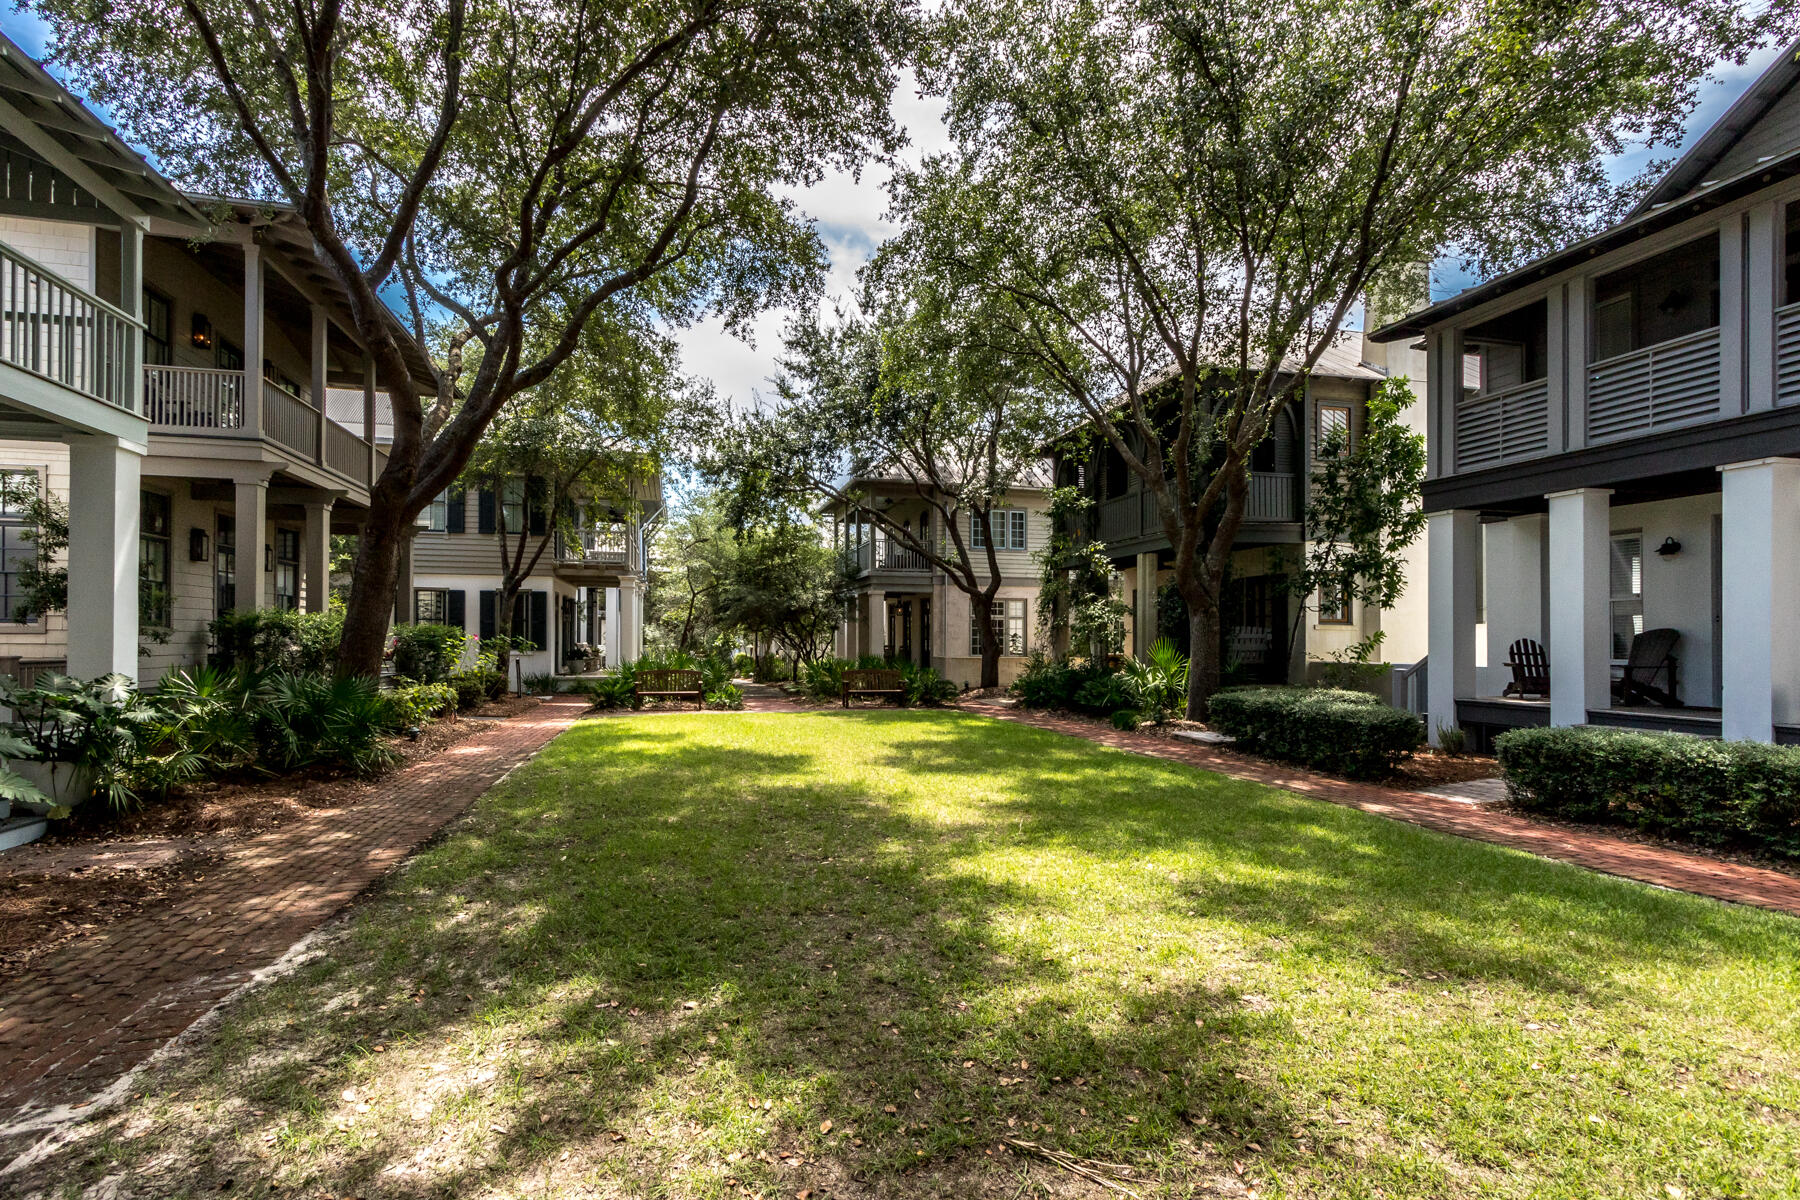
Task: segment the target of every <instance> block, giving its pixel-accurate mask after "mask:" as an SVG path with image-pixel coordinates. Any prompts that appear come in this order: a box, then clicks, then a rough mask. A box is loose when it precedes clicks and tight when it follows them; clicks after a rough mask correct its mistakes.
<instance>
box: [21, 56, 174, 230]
mask: <svg viewBox="0 0 1800 1200" xmlns="http://www.w3.org/2000/svg"><path fill="white" fill-rule="evenodd" d="M0 128H3V129H5V131H6V132H7V133H9V134H11V135H13V136H14V137H16V138H18V139H19V140H20V141H21V142H23V143H24V144H25V145H26V147H27V148H29V149H30V150H32V151H33V152H34V153H36V154H38V155H39V156H40V157H42V158H44V159H45V161H47V162H49V163H50V164H51V165H52V166H54V167H56V168H57V169H58V170H60V171H62V172H63V173H64V174H65V175H67V176H68V177H69V179H70V180H71V182H73V183H74V184H75V185H76V186H77V187H80V188H81V189H83V190H84V191H86V192H88V193H89V194H90V195H92V196H93V197H94V199H96V200H97V201H99V203H101V204H102V205H104V206H105V207H107V208H109V209H111V210H113V211H114V212H116V213H118V214H119V215H120V216H122V217H157V218H162V219H164V220H168V221H174V222H176V223H178V224H181V225H193V226H203V225H205V224H206V221H205V219H204V218H203V217H201V215H200V214H199V213H198V212H196V211H195V210H194V207H193V205H191V204H189V203H188V201H187V199H186V198H185V197H184V196H183V195H182V194H181V192H180V191H178V190H177V189H176V187H175V185H174V184H172V183H170V182H169V181H168V180H167V179H164V178H163V177H162V176H161V175H160V174H158V173H157V171H156V170H155V168H153V167H151V165H150V164H149V163H147V162H145V161H144V158H143V156H142V155H140V154H139V153H138V152H137V151H135V150H133V149H132V148H131V147H130V146H127V145H126V144H125V142H124V140H123V139H121V138H120V137H119V135H118V134H116V133H114V132H113V130H112V128H111V127H110V126H108V125H107V124H106V122H104V121H102V120H101V119H100V118H99V117H96V116H95V115H94V114H93V113H92V112H90V111H89V110H88V108H87V106H86V105H85V104H83V103H82V102H81V101H80V100H78V99H76V98H75V97H74V96H73V95H72V94H71V93H70V92H69V90H68V89H67V88H65V87H63V85H62V84H60V83H58V82H57V81H56V79H55V78H54V77H53V76H52V75H51V74H50V73H49V72H48V71H46V70H44V68H43V67H41V66H39V65H38V62H37V60H36V59H34V58H32V57H31V55H29V54H27V53H25V51H23V50H21V49H20V48H19V46H18V43H16V42H14V41H13V40H12V39H10V38H8V37H6V36H5V35H4V34H0Z"/></svg>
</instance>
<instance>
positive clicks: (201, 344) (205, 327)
mask: <svg viewBox="0 0 1800 1200" xmlns="http://www.w3.org/2000/svg"><path fill="white" fill-rule="evenodd" d="M189 328H190V330H191V333H190V336H191V337H192V338H193V340H194V346H195V347H196V348H197V349H200V350H211V349H212V348H213V327H212V322H211V321H209V320H207V319H206V314H205V313H200V312H197V313H195V314H194V320H193V323H192V325H191V326H190V327H189Z"/></svg>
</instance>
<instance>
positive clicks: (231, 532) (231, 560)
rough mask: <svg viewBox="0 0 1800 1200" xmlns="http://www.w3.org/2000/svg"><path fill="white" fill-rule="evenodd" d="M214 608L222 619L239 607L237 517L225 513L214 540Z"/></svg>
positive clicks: (221, 516)
mask: <svg viewBox="0 0 1800 1200" xmlns="http://www.w3.org/2000/svg"><path fill="white" fill-rule="evenodd" d="M213 607H214V609H215V610H217V613H218V615H219V616H221V617H222V616H224V615H225V614H226V613H228V612H230V611H231V610H232V609H234V608H236V607H237V517H235V516H226V515H225V514H223V513H221V514H219V532H218V536H216V537H215V538H213Z"/></svg>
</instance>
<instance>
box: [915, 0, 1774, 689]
mask: <svg viewBox="0 0 1800 1200" xmlns="http://www.w3.org/2000/svg"><path fill="white" fill-rule="evenodd" d="M1790 16H1791V8H1790V3H1789V0H1777V3H1775V4H1773V5H1769V6H1766V7H1762V8H1759V9H1757V10H1755V11H1746V10H1745V9H1744V8H1743V7H1742V6H1741V5H1740V4H1739V3H1738V0H1647V2H1646V3H1642V4H1633V5H1629V6H1625V5H1601V4H1594V5H1576V6H1570V5H1549V6H1546V5H1543V4H1540V3H1537V2H1536V0H1438V2H1433V3H1412V2H1401V3H1395V2H1394V0H1267V2H1265V3H1259V4H1255V5H1232V4H1211V5H1196V4H1190V3H1181V2H1177V0H1095V2H1093V3H1087V4H1080V5H1065V4H1058V3H1051V2H1049V0H1025V2H1023V3H1021V2H1019V0H962V3H960V4H957V5H955V6H953V7H952V8H951V9H950V10H949V11H948V12H947V13H946V14H945V17H944V20H943V22H942V38H941V40H940V41H938V42H937V43H935V45H934V52H933V55H932V62H931V64H930V69H929V70H928V71H927V75H928V76H929V77H932V78H934V79H935V81H936V83H937V84H938V85H939V86H940V87H941V88H943V89H944V90H945V91H947V93H948V95H949V97H950V107H949V120H950V125H951V129H952V133H953V134H954V139H955V146H954V149H952V150H951V151H949V152H947V153H945V154H942V155H939V156H935V157H933V158H931V159H928V160H927V161H926V162H925V163H924V164H923V165H922V166H921V167H919V168H918V169H916V170H913V171H910V172H907V173H905V174H903V175H902V176H901V177H900V178H899V179H898V180H897V184H896V188H895V215H896V216H897V217H898V219H899V220H900V221H901V222H902V226H903V228H902V232H901V234H900V235H899V238H898V244H897V245H896V246H895V247H894V249H893V250H892V251H891V253H892V254H894V255H895V256H896V257H904V258H905V259H907V260H908V261H911V262H913V263H915V264H918V265H919V266H920V267H921V268H928V269H930V270H932V271H934V272H939V273H942V274H945V275H947V276H952V277H955V278H958V279H960V280H962V281H963V282H964V284H965V285H966V286H967V287H969V288H971V289H980V290H981V291H983V292H985V293H986V294H987V295H989V296H991V297H994V298H995V299H996V303H995V304H994V305H993V306H992V309H993V311H994V312H995V313H996V318H997V320H999V321H1000V322H1001V324H1002V325H1003V326H1004V327H1005V329H1006V330H1007V332H1008V334H1009V335H1010V336H1011V338H1012V339H1013V344H1014V345H1015V346H1016V347H1018V348H1019V352H1020V353H1027V354H1029V355H1030V356H1031V357H1032V358H1033V359H1034V360H1035V363H1036V367H1037V371H1038V373H1039V375H1040V377H1042V378H1044V379H1046V380H1049V381H1053V383H1054V385H1055V387H1056V388H1057V389H1058V390H1059V391H1060V393H1061V394H1062V395H1063V396H1064V397H1065V398H1066V399H1067V400H1068V401H1070V402H1071V403H1073V404H1074V405H1075V406H1077V407H1078V408H1079V409H1080V411H1081V412H1082V414H1083V416H1084V418H1085V420H1086V421H1087V422H1088V423H1089V424H1091V426H1092V427H1093V428H1094V429H1095V430H1096V431H1097V432H1098V434H1099V436H1101V437H1102V438H1103V439H1104V440H1105V442H1106V443H1108V444H1109V445H1110V446H1111V448H1112V449H1113V450H1115V451H1116V452H1117V453H1118V454H1119V456H1120V457H1121V458H1122V459H1123V460H1124V462H1125V463H1126V465H1127V467H1128V468H1129V469H1130V470H1131V471H1132V472H1133V473H1135V475H1136V476H1137V477H1138V478H1139V479H1141V480H1142V482H1143V486H1144V487H1145V488H1146V489H1147V490H1148V491H1149V492H1150V493H1151V494H1153V495H1154V497H1155V498H1156V500H1157V502H1158V511H1159V512H1160V513H1161V519H1162V522H1163V531H1164V533H1165V535H1166V536H1167V538H1168V541H1169V544H1170V546H1171V547H1172V548H1173V556H1172V557H1173V571H1174V583H1175V586H1176V588H1177V589H1178V591H1179V592H1180V595H1181V597H1182V599H1183V601H1184V602H1185V604H1186V606H1187V609H1188V611H1189V614H1190V640H1191V642H1192V645H1193V648H1194V653H1193V657H1192V662H1191V667H1190V687H1189V692H1188V695H1189V714H1190V715H1191V716H1196V717H1198V716H1202V715H1203V714H1204V711H1205V706H1206V702H1207V698H1208V697H1209V696H1210V695H1211V693H1212V692H1213V691H1214V690H1215V689H1216V688H1217V686H1218V682H1219V674H1220V666H1221V664H1220V653H1221V640H1220V636H1219V632H1220V631H1219V623H1220V603H1221V593H1222V590H1223V585H1224V581H1225V579H1226V574H1227V569H1228V566H1229V563H1230V557H1231V553H1232V549H1233V547H1234V545H1235V543H1236V539H1237V535H1238V532H1239V529H1240V527H1241V526H1242V523H1243V521H1244V519H1245V510H1246V504H1247V500H1248V491H1249V486H1248V485H1249V480H1248V471H1247V464H1248V461H1249V458H1250V455H1251V452H1252V451H1253V450H1254V449H1255V447H1256V446H1257V444H1258V443H1260V442H1261V441H1263V439H1264V438H1266V437H1267V436H1269V433H1270V431H1271V429H1272V428H1273V426H1274V423H1275V422H1276V421H1277V420H1278V419H1279V418H1280V417H1281V415H1282V412H1283V410H1284V409H1286V408H1287V407H1288V406H1289V405H1291V404H1293V403H1295V402H1296V400H1297V399H1298V398H1300V397H1301V396H1303V395H1304V390H1305V387H1306V381H1307V378H1308V373H1309V372H1310V371H1311V370H1312V369H1313V367H1314V366H1315V364H1316V363H1317V362H1318V361H1319V358H1320V356H1321V354H1323V353H1324V351H1325V350H1326V349H1327V348H1328V347H1329V346H1330V344H1331V341H1332V339H1333V338H1334V337H1336V336H1338V330H1339V328H1340V326H1341V325H1342V324H1343V323H1344V321H1345V318H1346V317H1348V316H1350V315H1351V313H1352V311H1353V309H1354V308H1355V307H1356V306H1357V305H1358V304H1359V303H1360V302H1361V301H1362V300H1363V299H1364V298H1365V297H1366V296H1367V295H1368V294H1369V293H1370V292H1371V290H1374V289H1380V288H1382V287H1384V286H1386V287H1392V286H1394V284H1395V281H1396V279H1397V278H1398V276H1399V275H1400V274H1402V273H1403V272H1404V271H1405V270H1406V269H1407V268H1408V267H1409V265H1410V264H1416V263H1420V262H1425V261H1430V260H1432V259H1434V258H1435V257H1436V256H1437V255H1438V254H1439V252H1440V250H1441V249H1442V248H1444V247H1453V248H1455V249H1457V250H1459V251H1460V252H1462V253H1463V254H1465V255H1466V256H1467V257H1468V258H1469V259H1470V261H1471V263H1472V264H1473V265H1474V266H1475V267H1476V268H1478V269H1491V268H1493V267H1496V266H1499V265H1504V264H1508V263H1513V262H1516V261H1518V260H1519V259H1521V258H1523V257H1526V256H1529V255H1531V254H1535V253H1537V252H1539V251H1542V250H1544V249H1546V248H1549V247H1551V246H1554V245H1556V244H1559V243H1560V242H1562V241H1563V240H1565V239H1567V238H1568V237H1570V236H1572V235H1573V234H1575V233H1579V232H1582V231H1584V230H1587V229H1590V228H1592V227H1593V226H1594V225H1595V224H1596V223H1598V222H1601V221H1604V220H1606V219H1607V218H1609V217H1611V216H1612V215H1614V214H1615V213H1617V212H1618V211H1619V210H1620V208H1621V206H1622V205H1623V204H1624V203H1626V201H1627V200H1628V199H1629V198H1630V193H1631V192H1632V189H1629V188H1628V189H1616V188H1614V187H1612V186H1611V185H1610V184H1609V183H1608V181H1607V177H1606V174H1605V172H1604V169H1603V163H1604V161H1605V160H1606V159H1607V158H1609V157H1610V156H1612V155H1614V154H1616V153H1617V152H1618V151H1620V150H1621V149H1622V148H1623V147H1624V146H1626V145H1627V144H1628V143H1629V142H1632V141H1634V140H1638V141H1642V140H1648V141H1652V142H1663V143H1668V142H1670V141H1672V140H1673V139H1674V138H1675V137H1676V136H1677V135H1678V134H1679V133H1680V130H1681V125H1682V120H1683V118H1684V117H1685V116H1686V115H1687V113H1688V112H1689V111H1690V110H1691V109H1692V107H1693V103H1694V97H1695V89H1696V87H1697V85H1698V82H1699V81H1701V80H1702V79H1704V77H1705V76H1706V74H1707V72H1708V70H1709V69H1710V68H1711V67H1712V64H1713V63H1714V62H1715V60H1717V59H1720V58H1730V59H1738V60H1741V59H1742V57H1743V56H1744V55H1745V54H1746V53H1747V52H1748V51H1749V50H1750V49H1751V48H1753V47H1755V46H1756V45H1758V44H1759V43H1760V42H1761V41H1763V40H1764V39H1765V38H1766V37H1767V36H1768V34H1769V32H1770V31H1771V30H1775V29H1778V28H1783V27H1784V26H1783V24H1782V23H1783V22H1784V21H1786V20H1787V19H1788V18H1789V17H1790ZM1377 307H1383V308H1388V306H1383V305H1379V304H1378V305H1377ZM1389 310H1391V309H1389Z"/></svg>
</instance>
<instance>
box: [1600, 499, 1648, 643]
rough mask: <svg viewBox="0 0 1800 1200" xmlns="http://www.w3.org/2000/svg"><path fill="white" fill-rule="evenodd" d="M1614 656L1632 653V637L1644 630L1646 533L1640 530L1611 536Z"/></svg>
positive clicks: (1610, 572) (1610, 573)
mask: <svg viewBox="0 0 1800 1200" xmlns="http://www.w3.org/2000/svg"><path fill="white" fill-rule="evenodd" d="M1608 574H1609V575H1610V576H1611V580H1612V656H1613V657H1614V658H1618V659H1622V658H1624V657H1626V656H1627V655H1628V654H1630V653H1631V639H1632V638H1634V637H1636V636H1637V635H1638V634H1640V633H1642V632H1644V535H1643V532H1642V531H1641V530H1632V531H1631V532H1629V533H1615V534H1613V536H1612V555H1611V570H1610V571H1609V572H1608Z"/></svg>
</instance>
